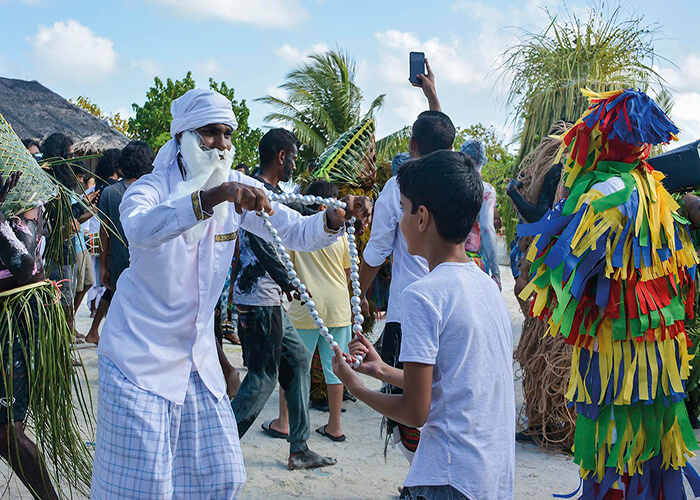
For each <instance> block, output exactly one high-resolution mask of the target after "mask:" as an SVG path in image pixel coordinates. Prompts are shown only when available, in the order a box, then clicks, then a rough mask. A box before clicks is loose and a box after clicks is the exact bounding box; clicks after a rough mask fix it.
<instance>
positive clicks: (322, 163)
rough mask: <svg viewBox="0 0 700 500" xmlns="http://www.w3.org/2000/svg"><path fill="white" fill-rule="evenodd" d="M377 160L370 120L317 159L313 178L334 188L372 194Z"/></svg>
mask: <svg viewBox="0 0 700 500" xmlns="http://www.w3.org/2000/svg"><path fill="white" fill-rule="evenodd" d="M376 158H377V157H376V148H375V142H374V120H372V119H370V120H366V121H365V122H363V123H361V124H360V125H357V126H356V127H353V128H352V129H350V130H348V131H347V132H345V133H344V134H343V135H341V136H340V137H339V138H338V139H336V140H335V142H333V144H331V145H330V146H329V147H328V149H326V151H324V152H323V154H322V155H321V156H320V157H319V158H318V161H317V162H316V165H317V168H316V170H315V171H314V173H313V176H314V177H315V178H317V179H324V180H326V181H328V182H332V183H334V184H340V185H345V186H348V187H351V188H361V189H364V190H367V191H372V190H373V189H374V181H375V174H376Z"/></svg>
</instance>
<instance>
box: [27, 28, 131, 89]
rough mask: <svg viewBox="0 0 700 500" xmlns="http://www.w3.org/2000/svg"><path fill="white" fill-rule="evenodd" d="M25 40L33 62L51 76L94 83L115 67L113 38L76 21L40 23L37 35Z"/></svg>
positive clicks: (115, 54)
mask: <svg viewBox="0 0 700 500" xmlns="http://www.w3.org/2000/svg"><path fill="white" fill-rule="evenodd" d="M27 41H28V42H29V44H30V46H31V49H32V56H33V57H32V62H33V63H34V64H35V65H36V67H37V69H38V70H39V71H41V72H45V73H46V74H47V75H48V76H50V77H52V78H57V79H62V80H66V81H71V82H80V83H96V82H100V81H102V80H104V79H105V78H106V77H107V76H109V75H111V74H112V73H114V72H115V71H116V69H117V59H118V55H117V53H116V52H115V50H114V44H113V43H112V41H111V40H110V39H108V38H105V37H101V36H99V35H97V34H95V33H94V32H93V31H92V30H91V29H90V28H88V27H86V26H83V25H82V24H80V23H79V22H78V21H73V20H70V21H65V22H63V21H59V22H56V23H54V24H53V26H51V27H47V26H44V25H39V29H38V31H37V33H36V35H34V37H33V38H31V37H29V38H27Z"/></svg>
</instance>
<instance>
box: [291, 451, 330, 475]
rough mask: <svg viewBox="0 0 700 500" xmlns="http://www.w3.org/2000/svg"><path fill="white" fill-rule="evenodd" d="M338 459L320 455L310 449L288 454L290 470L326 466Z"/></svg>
mask: <svg viewBox="0 0 700 500" xmlns="http://www.w3.org/2000/svg"><path fill="white" fill-rule="evenodd" d="M336 463H338V461H337V460H336V459H335V458H331V457H322V456H321V455H319V454H318V453H314V452H313V451H311V450H306V451H302V452H300V453H290V454H289V462H288V465H289V468H290V470H301V469H313V468H315V467H328V466H330V465H335V464H336Z"/></svg>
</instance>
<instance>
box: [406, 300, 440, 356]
mask: <svg viewBox="0 0 700 500" xmlns="http://www.w3.org/2000/svg"><path fill="white" fill-rule="evenodd" d="M401 311H402V314H401V337H402V338H401V355H400V356H399V361H401V362H402V363H406V362H409V363H423V364H426V365H434V364H435V362H436V361H437V355H438V349H439V347H440V331H441V330H442V317H441V315H440V312H439V311H438V309H437V308H436V307H435V306H434V305H433V304H432V303H431V302H430V301H429V300H428V299H427V298H426V296H425V295H424V294H421V293H418V292H417V291H414V290H412V289H411V288H407V289H406V290H404V292H403V293H402V294H401Z"/></svg>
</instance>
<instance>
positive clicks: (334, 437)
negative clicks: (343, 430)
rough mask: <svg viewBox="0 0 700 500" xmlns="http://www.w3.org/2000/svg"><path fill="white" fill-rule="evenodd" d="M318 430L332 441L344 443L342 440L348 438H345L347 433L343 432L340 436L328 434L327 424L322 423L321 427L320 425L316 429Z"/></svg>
mask: <svg viewBox="0 0 700 500" xmlns="http://www.w3.org/2000/svg"><path fill="white" fill-rule="evenodd" d="M316 432H318V433H319V434H320V435H321V436H325V437H327V438H328V439H330V440H331V441H335V442H336V443H342V442H343V441H345V439H346V438H345V434H341V435H340V436H334V435H332V434H328V433H327V432H326V426H325V425H322V426H321V427H319V428H318V429H316Z"/></svg>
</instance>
